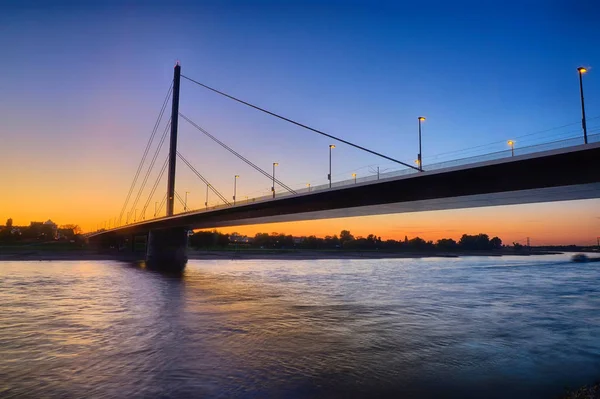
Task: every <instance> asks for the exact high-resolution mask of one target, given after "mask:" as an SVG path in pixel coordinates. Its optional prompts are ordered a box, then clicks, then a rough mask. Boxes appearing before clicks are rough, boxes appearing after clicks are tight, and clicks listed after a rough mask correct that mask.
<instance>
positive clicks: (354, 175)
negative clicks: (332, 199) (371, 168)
mask: <svg viewBox="0 0 600 399" xmlns="http://www.w3.org/2000/svg"><path fill="white" fill-rule="evenodd" d="M352 177H353V178H354V184H356V173H352Z"/></svg>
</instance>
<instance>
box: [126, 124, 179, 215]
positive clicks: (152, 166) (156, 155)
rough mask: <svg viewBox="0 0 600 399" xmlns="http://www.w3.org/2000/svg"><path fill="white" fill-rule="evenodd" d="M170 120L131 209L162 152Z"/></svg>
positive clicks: (133, 206) (132, 207)
mask: <svg viewBox="0 0 600 399" xmlns="http://www.w3.org/2000/svg"><path fill="white" fill-rule="evenodd" d="M170 125H171V123H170V120H169V123H167V126H165V131H164V132H163V135H162V137H161V138H160V142H159V143H158V146H157V147H156V150H154V155H153V156H152V161H150V165H149V166H148V170H147V171H146V174H145V175H144V180H143V181H142V184H141V185H140V188H139V189H138V193H137V195H136V197H135V200H134V201H133V204H132V206H131V209H132V210H133V209H135V207H136V206H137V204H138V201H139V199H140V197H141V195H142V192H143V191H144V188H145V187H146V183H147V182H148V177H149V176H150V172H152V168H154V164H155V163H156V159H157V158H158V155H159V153H160V150H161V148H162V146H163V144H164V142H165V140H166V138H167V133H168V132H169V128H170Z"/></svg>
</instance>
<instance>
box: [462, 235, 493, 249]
mask: <svg viewBox="0 0 600 399" xmlns="http://www.w3.org/2000/svg"><path fill="white" fill-rule="evenodd" d="M458 245H460V247H461V248H462V249H470V250H485V249H491V245H490V238H489V236H488V235H487V234H477V235H476V236H470V235H468V234H463V236H462V237H461V238H460V241H459V242H458Z"/></svg>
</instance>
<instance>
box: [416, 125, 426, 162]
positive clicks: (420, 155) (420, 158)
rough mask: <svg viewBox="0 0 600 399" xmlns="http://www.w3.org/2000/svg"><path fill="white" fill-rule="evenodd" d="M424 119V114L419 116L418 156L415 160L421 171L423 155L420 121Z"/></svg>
mask: <svg viewBox="0 0 600 399" xmlns="http://www.w3.org/2000/svg"><path fill="white" fill-rule="evenodd" d="M424 120H425V117H424V116H419V156H418V158H417V160H418V161H419V170H420V171H421V172H422V171H423V157H422V156H423V155H422V152H421V122H423V121H424Z"/></svg>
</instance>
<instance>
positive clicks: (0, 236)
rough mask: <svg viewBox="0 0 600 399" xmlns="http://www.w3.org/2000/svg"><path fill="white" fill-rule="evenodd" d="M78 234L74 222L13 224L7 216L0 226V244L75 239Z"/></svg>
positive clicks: (77, 227)
mask: <svg viewBox="0 0 600 399" xmlns="http://www.w3.org/2000/svg"><path fill="white" fill-rule="evenodd" d="M80 234H81V228H80V227H79V226H78V225H76V224H65V225H61V226H57V225H56V224H54V223H42V222H31V223H30V224H29V226H15V225H13V220H12V219H10V218H9V219H8V220H7V221H6V224H5V225H4V226H0V244H10V243H27V242H45V241H56V240H75V239H79V236H80Z"/></svg>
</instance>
